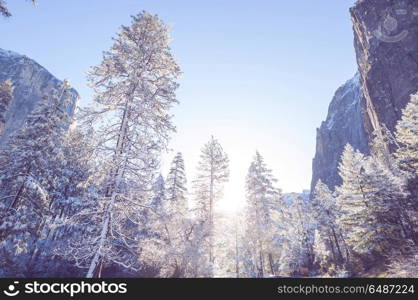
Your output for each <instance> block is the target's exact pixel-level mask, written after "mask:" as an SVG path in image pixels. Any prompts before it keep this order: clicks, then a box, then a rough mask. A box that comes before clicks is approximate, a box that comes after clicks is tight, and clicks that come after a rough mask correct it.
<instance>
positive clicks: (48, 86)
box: [0, 49, 78, 144]
mask: <svg viewBox="0 0 418 300" xmlns="http://www.w3.org/2000/svg"><path fill="white" fill-rule="evenodd" d="M7 79H10V80H11V81H12V83H13V86H14V91H13V98H12V101H11V103H10V106H9V109H8V111H7V113H6V118H5V119H6V123H5V125H4V134H2V135H1V136H0V144H1V143H3V142H4V141H5V140H6V139H7V138H8V137H9V136H10V134H11V133H13V132H14V131H16V130H17V129H19V128H21V127H22V126H23V125H24V123H25V121H26V119H27V116H28V115H29V114H30V112H31V111H32V110H33V109H34V107H35V106H36V104H37V103H38V102H39V101H40V100H41V99H42V97H43V96H44V95H46V94H48V93H49V92H50V91H51V90H52V89H54V88H58V86H59V84H60V83H61V81H60V80H58V79H57V78H55V77H54V76H53V75H52V74H51V73H49V72H48V71H47V70H46V69H45V68H44V67H42V66H41V65H39V64H38V63H36V62H35V61H34V60H32V59H30V58H28V57H26V56H24V55H20V54H17V53H15V52H12V51H7V50H3V49H0V82H3V81H4V80H7ZM66 97H69V98H70V99H69V100H70V101H68V103H69V104H68V105H67V106H66V107H65V109H66V110H67V111H68V113H69V114H70V115H72V114H73V113H74V110H75V107H76V105H77V100H78V93H77V92H76V91H75V90H74V89H73V90H71V92H70V93H68V95H67V96H66Z"/></svg>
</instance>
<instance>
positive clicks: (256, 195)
mask: <svg viewBox="0 0 418 300" xmlns="http://www.w3.org/2000/svg"><path fill="white" fill-rule="evenodd" d="M276 181H277V180H276V179H275V178H274V177H273V175H272V171H271V170H270V169H268V168H267V166H266V164H265V162H264V159H263V157H262V156H261V155H260V153H259V152H258V151H257V152H256V154H255V157H254V160H253V161H252V162H251V165H250V167H249V169H248V174H247V177H246V194H247V206H246V210H245V220H246V222H245V224H246V226H245V227H246V229H245V237H244V239H245V240H246V243H247V245H248V249H246V250H247V253H248V254H249V257H250V259H248V260H247V261H246V264H245V267H246V269H247V270H248V272H250V270H253V271H255V273H254V274H249V275H250V276H251V277H261V278H262V277H265V276H267V275H270V276H272V275H275V274H276V272H277V269H276V265H275V264H276V261H275V260H276V258H275V257H274V254H275V252H277V249H276V247H277V243H278V240H279V232H278V231H279V228H280V225H281V226H283V224H276V222H275V220H274V217H275V211H276V215H277V214H278V213H277V210H281V209H282V207H280V206H283V202H282V199H281V191H280V189H278V188H276V187H275V183H276Z"/></svg>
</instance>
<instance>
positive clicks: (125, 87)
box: [68, 12, 180, 277]
mask: <svg viewBox="0 0 418 300" xmlns="http://www.w3.org/2000/svg"><path fill="white" fill-rule="evenodd" d="M113 41H114V43H113V45H112V47H111V49H110V50H109V51H106V52H104V57H103V60H102V62H101V63H100V65H98V66H96V67H94V68H93V69H92V71H91V72H90V73H89V80H90V83H91V85H92V87H93V88H94V90H95V92H96V95H95V99H94V101H95V103H96V106H97V108H94V109H88V110H86V111H85V116H84V120H85V121H86V122H90V123H92V124H95V127H94V128H95V129H96V136H97V138H98V140H99V143H98V145H97V147H98V150H97V153H96V154H97V155H96V160H97V161H100V162H101V168H100V171H101V172H100V174H98V175H97V176H98V178H100V179H98V180H97V181H98V182H101V184H102V187H101V188H100V190H99V192H98V201H99V202H101V203H102V205H101V207H103V208H104V209H103V210H99V211H97V210H95V212H94V213H96V214H97V220H96V224H98V225H97V226H98V228H97V229H96V230H94V231H93V232H91V234H89V233H88V232H86V236H83V237H81V239H82V240H83V244H82V245H83V246H82V248H83V249H84V250H83V249H78V250H77V249H73V250H74V252H73V253H72V254H71V253H68V254H69V255H72V256H74V257H75V256H77V257H78V259H80V255H81V256H83V262H80V263H81V264H82V265H83V266H85V267H88V272H87V275H86V276H87V277H93V276H96V274H98V272H99V271H98V270H99V269H100V268H99V266H101V265H103V262H105V261H107V262H110V263H115V264H119V265H121V266H122V267H124V268H132V269H136V268H137V257H136V253H137V252H138V251H137V248H138V245H139V235H138V232H139V228H138V227H139V226H140V224H141V218H142V210H143V207H144V205H147V204H148V202H149V198H150V190H151V185H152V183H153V181H154V178H155V176H154V175H155V171H156V169H157V166H158V160H159V155H160V152H161V151H162V150H163V149H165V147H166V144H167V141H168V138H169V134H170V132H172V131H173V130H174V126H173V125H172V122H171V116H170V115H169V114H168V111H169V109H170V108H171V107H172V105H173V104H175V103H177V100H176V95H175V91H176V89H177V87H178V84H177V83H176V82H175V80H176V78H177V77H178V76H179V75H180V69H179V67H178V65H177V64H176V62H175V60H174V58H173V56H172V54H171V51H170V48H169V46H168V45H169V42H170V35H169V30H168V27H167V26H166V25H165V24H164V23H163V22H162V21H161V20H160V19H159V18H158V17H157V16H153V15H151V14H149V13H147V12H141V13H139V14H138V15H136V16H133V17H132V24H131V26H129V27H127V26H122V29H121V32H120V33H119V34H118V36H117V37H116V38H115V39H114V40H113ZM127 222H128V223H129V224H131V226H128V227H127V226H125V225H126V224H127ZM121 248H123V249H124V250H123V251H122V250H121ZM122 252H123V253H124V254H123V255H122V254H121V253H122ZM86 253H88V254H87V255H86Z"/></svg>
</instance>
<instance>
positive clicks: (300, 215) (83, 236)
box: [0, 0, 418, 277]
mask: <svg viewBox="0 0 418 300" xmlns="http://www.w3.org/2000/svg"><path fill="white" fill-rule="evenodd" d="M2 3H3V1H1V0H0V8H1V7H2ZM3 13H4V12H3ZM169 43H170V34H169V29H168V26H167V25H165V24H164V23H163V22H162V21H161V20H160V19H159V18H158V17H157V16H154V15H151V14H149V13H147V12H141V13H139V14H138V15H136V16H133V17H132V23H131V24H130V26H122V29H121V31H120V32H119V34H118V35H117V36H116V37H115V38H114V40H113V45H112V47H111V48H110V50H108V51H106V52H104V54H103V59H102V61H101V63H100V64H99V65H98V66H96V67H93V68H92V69H91V71H90V72H89V73H88V79H89V82H90V85H91V87H92V89H93V90H94V92H95V95H94V99H93V100H94V104H93V105H91V106H89V107H84V108H79V109H78V111H77V113H76V114H75V115H74V116H71V115H69V114H68V113H67V112H66V110H65V109H63V107H65V105H66V103H65V102H64V100H63V99H65V97H63V95H64V94H65V93H67V92H68V91H69V89H70V86H69V84H68V82H66V81H64V82H63V83H62V85H61V86H60V88H59V89H57V90H54V91H53V92H52V93H50V94H48V95H44V97H43V98H42V99H41V100H40V101H39V105H38V106H37V107H36V108H35V109H34V110H33V111H32V112H31V114H30V116H29V117H28V119H27V121H26V123H25V125H24V126H23V127H22V128H20V129H19V130H17V131H16V132H14V133H13V134H12V135H11V136H10V137H9V138H8V139H7V140H6V142H5V143H4V144H3V145H2V146H1V148H0V252H1V254H0V277H36V276H37V277H43V276H51V277H52V276H57V277H65V276H79V277H110V276H111V277H279V276H286V277H289V276H290V277H291V276H336V277H348V276H355V275H358V274H361V272H363V271H364V270H368V269H370V268H371V267H373V266H376V265H379V264H380V265H382V264H387V263H390V260H391V258H392V257H394V256H396V255H403V256H408V255H414V254H415V253H416V245H417V243H418V118H417V117H418V93H417V94H415V95H411V100H410V103H409V104H408V105H407V107H406V108H405V109H404V111H403V114H402V119H401V120H400V121H399V122H398V125H397V127H396V132H395V133H394V134H392V133H391V132H390V131H389V130H387V129H386V127H385V126H384V125H382V126H381V128H380V129H378V130H376V131H375V135H374V136H375V137H374V140H373V142H372V143H371V149H372V151H371V154H370V155H365V154H362V153H360V152H359V151H357V150H355V149H353V147H351V146H350V145H347V146H346V147H345V150H344V152H343V154H342V157H341V162H340V165H339V175H340V177H341V178H342V184H341V185H340V186H338V187H336V189H335V191H332V190H330V189H329V188H328V187H327V186H326V185H325V184H324V183H322V182H321V181H318V183H317V184H316V187H315V190H314V191H312V197H311V199H310V200H306V199H303V198H302V197H295V198H293V199H292V201H286V200H285V198H284V197H283V195H282V191H281V189H280V188H279V186H278V183H277V180H276V179H275V178H274V176H273V175H272V170H271V169H269V168H268V166H267V165H266V163H265V161H264V159H263V156H262V155H261V154H260V153H259V152H256V153H255V154H254V157H253V160H252V162H251V164H250V166H249V167H248V174H247V176H246V180H245V182H243V183H242V184H243V188H245V191H246V199H245V200H246V206H245V209H243V210H242V211H238V212H237V213H236V215H233V216H225V215H223V214H222V213H221V212H219V211H218V210H217V209H216V207H217V203H218V202H219V200H220V199H221V198H222V197H223V189H224V187H225V185H226V184H228V178H229V159H228V155H227V153H226V152H225V150H224V149H223V148H222V146H221V144H220V142H219V141H218V140H217V139H216V138H215V137H213V136H212V137H208V142H207V143H206V144H205V145H203V147H202V149H201V153H200V160H199V163H198V165H197V166H196V176H195V178H192V179H191V181H190V182H191V186H192V188H191V190H190V191H188V189H187V186H188V185H187V182H188V180H190V179H188V178H187V172H186V166H185V163H184V158H183V155H182V153H181V152H179V153H177V154H175V156H174V158H173V160H172V163H171V165H170V169H169V172H168V174H161V170H160V162H161V156H162V154H163V153H165V152H166V151H168V142H169V140H170V135H171V134H172V133H173V132H174V131H175V126H174V124H173V122H172V116H171V115H170V109H171V108H172V107H173V106H174V105H176V104H177V103H178V100H177V98H176V90H177V88H178V86H179V85H178V82H177V80H178V77H179V76H180V75H181V71H180V67H179V66H178V65H177V63H176V61H175V59H174V58H173V55H172V53H171V49H170V48H169ZM12 93H13V83H12V82H11V81H9V80H7V81H5V82H3V83H0V134H2V128H3V125H4V120H5V119H4V115H5V113H6V112H7V108H8V106H9V103H10V101H11V99H12ZM281 171H282V172H285V171H286V170H281Z"/></svg>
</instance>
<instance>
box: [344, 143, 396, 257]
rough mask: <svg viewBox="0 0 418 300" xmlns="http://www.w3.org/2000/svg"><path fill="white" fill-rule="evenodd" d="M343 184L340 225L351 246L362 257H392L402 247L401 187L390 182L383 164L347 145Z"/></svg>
mask: <svg viewBox="0 0 418 300" xmlns="http://www.w3.org/2000/svg"><path fill="white" fill-rule="evenodd" d="M339 170H340V176H341V178H342V179H343V184H342V185H341V186H340V187H338V188H337V190H338V192H339V195H338V197H337V205H338V206H339V207H340V209H341V215H340V217H339V218H338V223H339V225H340V226H341V227H342V229H343V230H344V231H345V233H346V235H347V244H348V245H350V246H351V247H352V249H353V250H354V251H355V252H357V253H360V254H369V255H376V254H377V255H383V256H384V255H388V254H390V251H391V250H393V249H396V248H397V247H400V246H401V244H402V230H401V226H400V224H399V216H398V215H397V212H398V211H399V209H398V205H399V204H398V199H399V198H400V197H402V195H401V194H400V193H401V191H400V189H399V186H397V185H396V184H394V181H393V180H391V179H390V174H388V172H387V168H385V166H383V165H382V163H381V161H379V160H377V159H375V158H373V157H370V158H365V157H364V155H363V154H361V153H360V152H358V151H354V149H353V148H352V147H351V146H350V145H347V146H346V147H345V150H344V152H343V155H342V160H341V164H340V166H339Z"/></svg>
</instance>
